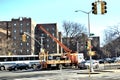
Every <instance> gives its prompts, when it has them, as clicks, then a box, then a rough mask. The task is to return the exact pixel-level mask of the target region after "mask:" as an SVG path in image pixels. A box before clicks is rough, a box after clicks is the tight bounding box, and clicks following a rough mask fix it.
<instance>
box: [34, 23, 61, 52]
mask: <svg viewBox="0 0 120 80" xmlns="http://www.w3.org/2000/svg"><path fill="white" fill-rule="evenodd" d="M40 26H42V27H43V28H44V29H46V30H47V31H48V32H49V33H50V34H51V35H53V36H54V37H56V38H57V39H58V31H57V24H56V23H51V24H37V25H36V28H35V39H37V40H38V41H39V43H40V44H41V40H43V42H42V45H43V48H44V49H45V50H46V51H48V53H49V54H51V53H59V45H58V44H57V43H56V42H55V41H54V40H53V39H52V38H51V37H50V36H49V35H48V34H46V33H44V32H43V31H42V30H41V29H40V28H39V27H40ZM40 48H41V45H39V44H38V43H37V42H35V53H36V54H38V53H39V52H40Z"/></svg>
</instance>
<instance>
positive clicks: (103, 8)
mask: <svg viewBox="0 0 120 80" xmlns="http://www.w3.org/2000/svg"><path fill="white" fill-rule="evenodd" d="M106 5H107V3H106V2H105V1H101V14H105V13H107V10H106V9H107V7H106Z"/></svg>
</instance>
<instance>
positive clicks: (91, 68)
mask: <svg viewBox="0 0 120 80" xmlns="http://www.w3.org/2000/svg"><path fill="white" fill-rule="evenodd" d="M79 11H80V12H83V13H85V14H87V17H88V39H89V41H90V44H91V37H90V13H91V12H92V10H91V11H89V12H86V11H82V10H76V11H75V12H79ZM91 51H92V50H91V48H90V49H89V51H88V54H89V52H91ZM89 56H90V72H94V70H93V65H92V55H89Z"/></svg>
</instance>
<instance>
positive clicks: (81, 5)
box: [0, 0, 120, 43]
mask: <svg viewBox="0 0 120 80" xmlns="http://www.w3.org/2000/svg"><path fill="white" fill-rule="evenodd" d="M94 1H96V0H0V21H6V20H7V21H9V20H11V18H19V17H31V18H32V19H33V20H34V21H35V22H36V23H57V26H58V30H59V31H62V23H63V21H71V22H77V23H81V24H83V25H85V26H86V28H87V23H88V22H87V19H88V18H87V14H85V13H82V12H77V13H76V12H75V10H83V11H86V12H88V11H90V10H91V8H92V6H91V3H92V2H94ZM104 1H106V2H107V8H108V9H107V11H108V12H107V14H105V15H101V14H100V7H99V5H98V11H99V12H98V15H94V14H90V25H91V26H90V29H91V30H90V31H91V33H94V34H95V36H100V38H101V39H100V40H101V43H102V41H103V32H104V29H106V28H107V27H109V26H114V25H117V24H118V23H119V22H120V21H119V19H120V15H119V14H120V10H119V9H118V8H119V5H120V4H119V3H120V0H104Z"/></svg>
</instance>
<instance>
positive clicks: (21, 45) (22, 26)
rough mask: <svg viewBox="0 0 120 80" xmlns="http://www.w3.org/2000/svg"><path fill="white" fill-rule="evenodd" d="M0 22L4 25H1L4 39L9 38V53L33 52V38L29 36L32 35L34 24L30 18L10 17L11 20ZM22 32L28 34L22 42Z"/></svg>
mask: <svg viewBox="0 0 120 80" xmlns="http://www.w3.org/2000/svg"><path fill="white" fill-rule="evenodd" d="M0 23H1V24H4V26H1V27H2V29H4V31H5V30H6V31H5V32H6V34H5V35H6V39H8V38H10V42H9V43H10V44H11V45H12V46H11V50H10V52H11V55H33V54H34V40H33V39H32V38H31V37H34V28H35V26H36V24H35V22H33V21H32V19H31V18H26V17H20V18H18V19H11V21H8V22H6V21H2V22H0ZM5 28H6V29H5ZM24 32H26V33H28V34H29V35H30V36H27V39H26V40H27V41H26V42H22V34H23V33H24ZM3 36H4V35H3ZM3 36H1V37H3ZM4 37H5V36H4ZM6 44H7V43H6ZM9 46H10V45H8V47H9Z"/></svg>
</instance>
